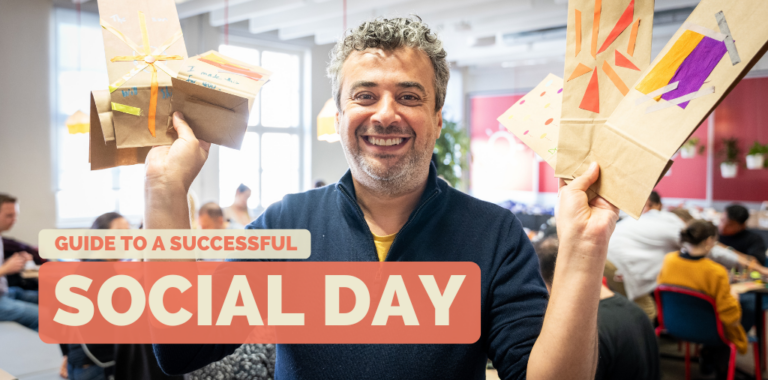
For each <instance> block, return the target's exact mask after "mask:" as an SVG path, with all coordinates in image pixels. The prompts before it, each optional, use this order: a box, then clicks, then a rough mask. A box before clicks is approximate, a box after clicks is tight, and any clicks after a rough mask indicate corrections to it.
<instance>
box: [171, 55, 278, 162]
mask: <svg viewBox="0 0 768 380" xmlns="http://www.w3.org/2000/svg"><path fill="white" fill-rule="evenodd" d="M271 75H272V73H271V72H269V71H267V70H264V69H262V68H261V67H258V66H253V65H249V64H247V63H245V62H241V61H237V60H235V59H232V58H228V57H225V56H223V55H221V54H219V53H218V52H215V51H209V52H206V53H203V54H201V55H198V56H195V57H191V58H189V59H187V60H186V61H184V64H183V70H182V71H180V72H179V75H178V77H177V78H173V79H172V83H173V96H172V98H171V114H172V113H173V112H175V111H180V112H181V113H182V114H184V119H185V120H186V121H187V123H188V124H189V126H190V128H192V131H193V132H195V136H196V137H198V138H200V139H202V140H205V141H208V142H210V143H214V144H218V145H223V146H226V147H229V148H233V149H240V146H241V145H242V143H243V137H245V131H246V129H247V128H248V116H249V113H250V110H251V107H252V106H253V102H254V101H255V99H256V94H258V92H259V90H260V89H261V86H263V85H264V83H266V82H267V81H268V80H269V77H270V76H271ZM171 122H172V121H171V119H170V118H169V119H168V125H170V124H171Z"/></svg>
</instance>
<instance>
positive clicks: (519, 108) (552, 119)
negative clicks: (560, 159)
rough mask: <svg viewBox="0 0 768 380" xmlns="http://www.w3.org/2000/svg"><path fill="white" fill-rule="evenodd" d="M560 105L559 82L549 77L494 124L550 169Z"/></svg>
mask: <svg viewBox="0 0 768 380" xmlns="http://www.w3.org/2000/svg"><path fill="white" fill-rule="evenodd" d="M562 104H563V79H562V78H560V77H558V76H557V75H554V74H549V75H547V76H546V78H544V80H543V81H541V83H539V84H538V85H537V86H536V87H535V88H534V89H533V90H531V92H529V93H528V94H526V95H525V96H524V97H523V98H522V99H520V100H518V101H517V102H515V104H513V105H512V107H510V108H509V109H508V110H507V111H506V112H504V113H503V114H502V115H501V116H499V117H498V119H497V120H498V121H499V123H501V125H503V126H504V127H506V128H507V130H508V131H510V132H512V134H514V135H515V136H516V137H517V138H518V139H520V141H522V142H523V144H525V145H527V146H528V147H529V148H531V149H532V150H533V151H534V152H536V154H538V155H539V156H540V157H541V158H542V159H544V161H546V162H547V164H549V166H551V167H553V168H554V167H555V166H556V163H557V140H558V136H559V134H560V113H561V109H562Z"/></svg>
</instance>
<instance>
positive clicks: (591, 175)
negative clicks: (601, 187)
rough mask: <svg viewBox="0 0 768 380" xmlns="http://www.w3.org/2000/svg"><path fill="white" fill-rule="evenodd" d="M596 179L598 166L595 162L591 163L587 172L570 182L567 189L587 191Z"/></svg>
mask: <svg viewBox="0 0 768 380" xmlns="http://www.w3.org/2000/svg"><path fill="white" fill-rule="evenodd" d="M598 177H600V165H598V163H597V162H593V163H591V164H590V165H589V168H588V169H587V171H585V172H584V173H583V174H582V175H580V176H578V177H576V179H574V180H573V181H571V183H570V184H569V185H568V187H569V188H571V189H574V190H580V191H587V189H588V188H589V187H590V186H592V184H593V183H595V181H597V178H598Z"/></svg>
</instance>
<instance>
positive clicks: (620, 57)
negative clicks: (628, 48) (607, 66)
mask: <svg viewBox="0 0 768 380" xmlns="http://www.w3.org/2000/svg"><path fill="white" fill-rule="evenodd" d="M615 56H616V59H615V61H616V66H619V67H625V68H627V69H632V70H635V71H640V69H638V68H637V66H635V64H634V63H632V61H630V60H629V58H627V57H625V56H624V54H621V53H619V51H618V50H616V54H615Z"/></svg>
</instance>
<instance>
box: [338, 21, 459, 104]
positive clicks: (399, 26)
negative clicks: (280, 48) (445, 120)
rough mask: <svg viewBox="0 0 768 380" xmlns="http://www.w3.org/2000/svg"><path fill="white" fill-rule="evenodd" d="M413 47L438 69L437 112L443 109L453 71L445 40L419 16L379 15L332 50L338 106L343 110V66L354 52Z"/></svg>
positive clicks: (436, 72)
mask: <svg viewBox="0 0 768 380" xmlns="http://www.w3.org/2000/svg"><path fill="white" fill-rule="evenodd" d="M401 47H411V48H416V49H419V50H421V51H423V52H424V53H425V54H427V56H428V57H429V60H430V61H431V62H432V67H433V68H434V69H435V83H434V86H435V111H438V110H440V109H441V108H443V103H445V92H446V89H447V87H448V78H449V77H450V75H451V74H450V70H449V68H448V61H446V60H445V57H446V53H445V49H443V43H442V41H440V40H439V39H438V38H437V35H436V34H435V33H433V32H432V31H431V30H430V29H429V27H428V26H427V25H426V24H424V23H423V22H422V21H421V18H420V17H419V16H413V17H398V18H393V19H385V18H381V17H379V18H376V19H374V20H373V21H367V22H364V23H362V24H361V25H360V26H359V27H357V28H356V29H352V30H351V31H350V32H349V33H347V34H346V35H345V37H344V38H343V39H342V40H340V41H339V42H337V43H336V46H334V48H333V51H331V62H330V63H329V64H328V77H329V78H330V79H331V87H332V89H333V98H334V100H335V101H336V108H337V109H338V110H340V111H341V94H340V91H341V88H340V87H341V67H342V66H343V65H344V61H346V60H347V57H349V55H350V54H352V52H353V51H363V50H365V49H368V48H378V49H382V50H386V51H392V50H396V49H398V48H401Z"/></svg>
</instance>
